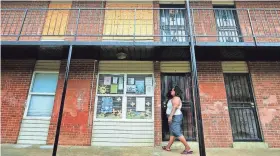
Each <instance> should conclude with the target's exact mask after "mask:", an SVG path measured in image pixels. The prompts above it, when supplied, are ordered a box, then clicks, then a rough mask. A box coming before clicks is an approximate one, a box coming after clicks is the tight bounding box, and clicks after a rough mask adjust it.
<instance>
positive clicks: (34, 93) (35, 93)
mask: <svg viewBox="0 0 280 156" xmlns="http://www.w3.org/2000/svg"><path fill="white" fill-rule="evenodd" d="M29 94H31V95H46V96H48V95H55V93H45V92H44V93H38V92H31V93H29Z"/></svg>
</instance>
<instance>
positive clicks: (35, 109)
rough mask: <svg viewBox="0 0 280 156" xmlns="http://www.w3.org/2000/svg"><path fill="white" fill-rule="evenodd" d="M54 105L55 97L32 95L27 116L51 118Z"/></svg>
mask: <svg viewBox="0 0 280 156" xmlns="http://www.w3.org/2000/svg"><path fill="white" fill-rule="evenodd" d="M53 103H54V96H53V95H51V96H47V95H31V99H30V103H29V108H28V112H27V116H40V117H50V116H51V113H52V109H53Z"/></svg>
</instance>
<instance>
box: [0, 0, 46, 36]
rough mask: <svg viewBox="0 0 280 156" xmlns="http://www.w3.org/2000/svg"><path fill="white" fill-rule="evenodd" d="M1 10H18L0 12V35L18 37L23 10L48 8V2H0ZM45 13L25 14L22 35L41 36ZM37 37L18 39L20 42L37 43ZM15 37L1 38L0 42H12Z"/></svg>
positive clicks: (36, 11) (30, 12) (37, 11)
mask: <svg viewBox="0 0 280 156" xmlns="http://www.w3.org/2000/svg"><path fill="white" fill-rule="evenodd" d="M1 5H2V6H1V8H5V9H20V10H18V11H9V12H6V13H4V11H1V34H3V35H18V34H19V32H20V29H21V24H22V19H23V18H24V14H25V9H31V8H48V6H49V2H48V1H41V2H35V1H34V2H1ZM46 15H47V11H46V10H45V11H39V10H32V11H29V12H27V14H26V19H25V22H24V25H23V28H22V34H23V35H27V34H28V35H30V34H32V35H41V34H42V32H43V26H44V22H45V18H46ZM40 38H41V37H40V36H38V37H30V36H28V37H20V39H19V40H20V41H27V40H31V41H38V40H40ZM16 39H17V37H10V36H2V39H1V40H8V41H14V40H16Z"/></svg>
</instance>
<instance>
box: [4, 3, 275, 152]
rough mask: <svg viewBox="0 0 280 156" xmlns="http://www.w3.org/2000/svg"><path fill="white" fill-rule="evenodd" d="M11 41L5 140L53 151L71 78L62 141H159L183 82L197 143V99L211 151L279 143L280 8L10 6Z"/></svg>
mask: <svg viewBox="0 0 280 156" xmlns="http://www.w3.org/2000/svg"><path fill="white" fill-rule="evenodd" d="M1 44H2V46H1V51H2V52H1V53H2V57H1V69H2V71H1V75H2V76H1V92H2V97H1V120H2V122H1V140H2V142H1V143H12V144H41V145H51V144H53V143H54V138H55V132H56V126H57V121H58V116H59V110H60V105H61V100H62V93H63V86H64V80H65V78H66V77H67V78H68V81H66V82H67V84H68V85H67V92H66V97H65V101H64V111H63V116H62V123H61V129H60V139H59V144H61V145H84V146H91V145H92V146H154V145H156V146H158V145H160V144H161V143H162V142H163V141H167V140H168V137H169V135H168V125H167V119H166V117H165V110H166V100H167V98H166V93H167V91H168V90H169V89H170V88H171V87H172V86H173V85H176V84H177V85H178V86H180V87H181V89H182V90H183V97H182V101H183V108H182V110H183V115H184V121H183V125H182V128H183V134H184V135H185V136H186V138H187V140H189V141H197V136H198V133H197V123H198V122H197V120H196V117H195V114H196V113H198V112H196V110H198V109H195V108H196V107H197V105H196V103H197V100H195V99H196V98H199V100H200V107H201V110H199V111H201V112H200V113H201V116H202V125H203V133H204V140H205V145H206V147H236V146H239V145H240V144H242V143H246V142H253V143H255V144H259V145H261V146H267V147H270V148H276V147H277V148H279V147H280V142H279V140H280V62H279V61H280V1H233V0H227V1H206V0H204V1H190V7H188V6H187V5H186V1H180V0H178V1H167V0H166V1H161V0H159V1H105V0H104V1H26V2H23V1H14V2H13V1H2V2H1ZM191 52H194V53H195V57H194V56H193V55H191ZM191 58H192V59H191ZM194 58H195V60H193V59H194ZM67 65H70V70H67V69H68V68H66V67H67ZM196 71H197V77H196V76H195V75H194V73H193V72H196ZM65 72H66V73H68V74H66V76H65ZM194 79H196V80H197V81H198V89H199V94H194V91H196V90H195V87H196V83H195V84H194V82H195V81H194ZM198 95H199V96H198Z"/></svg>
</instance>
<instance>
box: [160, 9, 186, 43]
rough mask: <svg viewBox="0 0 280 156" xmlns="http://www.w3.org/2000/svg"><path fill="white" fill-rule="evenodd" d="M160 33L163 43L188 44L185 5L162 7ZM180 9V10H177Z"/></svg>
mask: <svg viewBox="0 0 280 156" xmlns="http://www.w3.org/2000/svg"><path fill="white" fill-rule="evenodd" d="M160 7H161V8H170V7H172V8H170V9H161V10H160V31H161V35H162V36H161V41H162V42H186V35H187V33H186V18H185V10H184V9H179V8H184V5H161V6H160ZM176 8H178V9H176Z"/></svg>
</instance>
